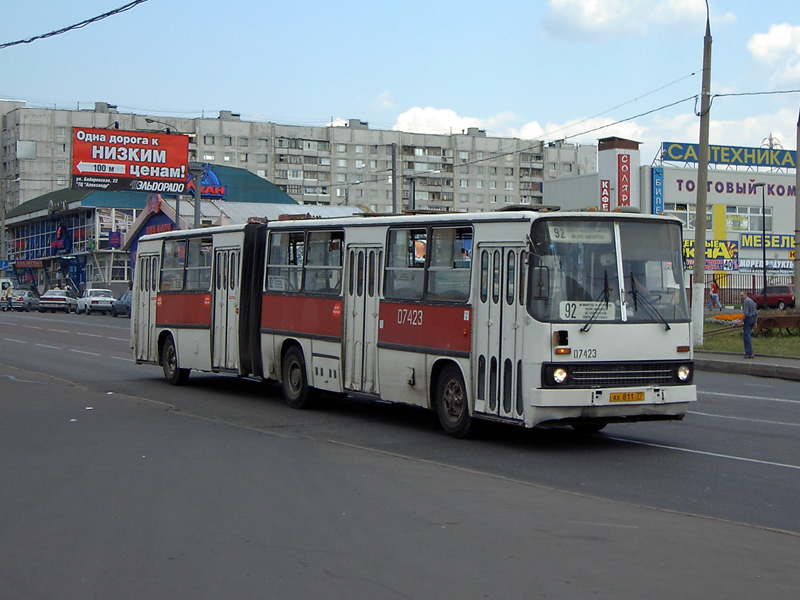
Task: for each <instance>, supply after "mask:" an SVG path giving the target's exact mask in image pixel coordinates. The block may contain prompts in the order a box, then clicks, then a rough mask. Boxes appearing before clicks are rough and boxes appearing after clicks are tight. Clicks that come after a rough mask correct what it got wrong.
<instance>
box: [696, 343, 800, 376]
mask: <svg viewBox="0 0 800 600" xmlns="http://www.w3.org/2000/svg"><path fill="white" fill-rule="evenodd" d="M694 365H695V368H696V369H697V370H698V371H716V372H720V373H737V374H741V375H753V376H755V377H775V378H777V379H789V380H791V381H800V358H792V357H786V356H768V355H763V356H760V355H758V354H756V356H755V358H749V359H746V358H744V355H743V354H740V353H735V354H734V353H730V352H705V351H703V350H695V352H694Z"/></svg>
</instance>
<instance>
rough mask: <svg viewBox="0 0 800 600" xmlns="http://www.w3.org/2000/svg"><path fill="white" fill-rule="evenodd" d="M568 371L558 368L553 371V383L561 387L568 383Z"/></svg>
mask: <svg viewBox="0 0 800 600" xmlns="http://www.w3.org/2000/svg"><path fill="white" fill-rule="evenodd" d="M567 378H568V375H567V370H566V369H563V368H561V367H556V368H555V369H553V382H554V383H557V384H558V385H561V384H563V383H566V382H567Z"/></svg>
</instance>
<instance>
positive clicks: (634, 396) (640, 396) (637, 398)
mask: <svg viewBox="0 0 800 600" xmlns="http://www.w3.org/2000/svg"><path fill="white" fill-rule="evenodd" d="M611 402H644V392H615V393H612V394H611Z"/></svg>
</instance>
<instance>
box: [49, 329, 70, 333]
mask: <svg viewBox="0 0 800 600" xmlns="http://www.w3.org/2000/svg"><path fill="white" fill-rule="evenodd" d="M50 331H55V332H56V333H69V331H67V330H66V329H51V330H50Z"/></svg>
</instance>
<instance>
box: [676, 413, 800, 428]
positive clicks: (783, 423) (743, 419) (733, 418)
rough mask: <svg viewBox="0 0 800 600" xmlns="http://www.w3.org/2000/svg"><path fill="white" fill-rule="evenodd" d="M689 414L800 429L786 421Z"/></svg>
mask: <svg viewBox="0 0 800 600" xmlns="http://www.w3.org/2000/svg"><path fill="white" fill-rule="evenodd" d="M687 414H690V415H699V416H701V417H716V418H717V419H731V420H732V421H750V422H751V423H764V424H766V425H786V426H787V427H800V423H787V422H785V421H767V420H765V419H750V418H748V417H729V416H727V415H715V414H713V413H703V412H695V411H693V410H690V411H688V413H687Z"/></svg>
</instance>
